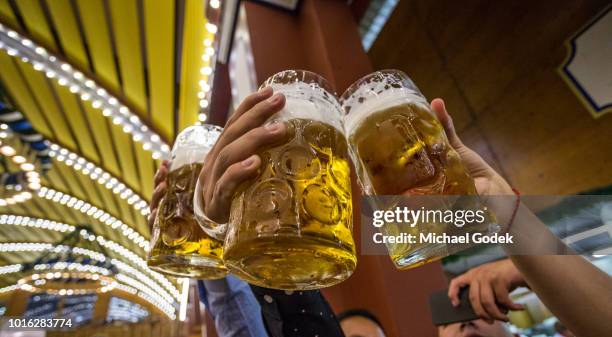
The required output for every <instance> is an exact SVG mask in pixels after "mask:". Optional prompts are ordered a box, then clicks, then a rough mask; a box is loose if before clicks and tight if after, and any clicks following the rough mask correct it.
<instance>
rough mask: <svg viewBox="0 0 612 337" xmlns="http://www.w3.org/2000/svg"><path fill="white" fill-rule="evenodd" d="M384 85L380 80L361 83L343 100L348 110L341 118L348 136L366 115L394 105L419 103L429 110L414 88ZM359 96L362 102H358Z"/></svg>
mask: <svg viewBox="0 0 612 337" xmlns="http://www.w3.org/2000/svg"><path fill="white" fill-rule="evenodd" d="M384 86H385V83H380V82H376V83H369V84H368V85H363V86H361V87H360V88H359V89H358V90H357V91H355V93H353V95H351V96H350V97H349V98H348V99H346V100H345V101H344V102H343V104H342V107H343V109H344V111H346V110H347V108H348V110H349V112H348V113H346V114H345V115H344V118H343V121H344V130H345V132H346V135H347V136H349V137H350V136H351V135H352V134H353V132H355V130H356V129H357V128H358V127H359V126H360V125H361V123H363V122H364V120H365V119H366V118H367V117H369V116H371V115H373V114H375V113H377V112H379V111H382V110H385V109H388V108H391V107H394V106H398V105H402V104H408V103H411V104H417V105H421V106H422V107H423V108H424V109H426V110H428V111H430V112H431V109H430V107H429V104H428V103H427V100H426V99H425V98H424V97H423V96H422V95H421V94H420V93H418V92H416V91H415V90H412V89H408V88H388V89H385V88H384ZM360 98H361V99H362V102H359V99H360Z"/></svg>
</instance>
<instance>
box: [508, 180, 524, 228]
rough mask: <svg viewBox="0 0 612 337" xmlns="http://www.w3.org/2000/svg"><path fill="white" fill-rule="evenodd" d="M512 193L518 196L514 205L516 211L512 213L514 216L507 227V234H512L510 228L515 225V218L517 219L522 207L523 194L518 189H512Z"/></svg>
mask: <svg viewBox="0 0 612 337" xmlns="http://www.w3.org/2000/svg"><path fill="white" fill-rule="evenodd" d="M512 192H514V194H516V203H515V204H514V210H513V211H512V216H511V217H510V221H508V226H506V233H509V232H510V227H511V226H512V224H513V223H514V218H515V217H516V213H517V212H518V209H519V206H520V205H521V192H519V190H517V189H516V188H514V187H513V188H512Z"/></svg>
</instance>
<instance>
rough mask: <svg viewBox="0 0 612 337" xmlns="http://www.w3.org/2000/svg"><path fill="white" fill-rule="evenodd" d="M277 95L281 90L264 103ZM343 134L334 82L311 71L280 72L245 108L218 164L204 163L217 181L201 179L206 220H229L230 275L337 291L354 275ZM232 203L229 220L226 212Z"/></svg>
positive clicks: (219, 150) (226, 136)
mask: <svg viewBox="0 0 612 337" xmlns="http://www.w3.org/2000/svg"><path fill="white" fill-rule="evenodd" d="M272 89H273V90H274V91H275V92H276V94H275V95H274V96H272V97H271V98H269V99H267V100H265V99H266V98H268V97H269V95H271V92H272ZM281 97H282V99H280V98H281ZM275 98H276V99H275ZM262 124H265V126H261V125H262ZM342 130H343V128H342V124H341V111H340V106H339V104H338V102H337V100H336V98H335V96H334V95H333V94H331V90H330V89H329V85H328V83H327V82H326V81H325V80H324V79H323V78H322V77H320V76H318V75H316V74H314V73H310V72H306V71H293V70H289V71H284V72H281V73H278V74H275V75H274V76H272V77H270V78H269V79H268V80H267V81H266V82H265V83H264V84H263V85H262V89H261V90H260V91H259V92H258V93H256V94H254V95H252V96H250V97H249V98H247V99H246V100H245V102H243V104H242V105H241V106H240V107H239V108H238V110H237V111H236V113H235V115H234V117H233V118H232V120H230V122H229V123H228V125H227V126H226V129H225V131H224V133H223V135H222V136H221V139H220V140H219V142H218V143H217V145H216V146H215V149H214V150H213V151H212V152H211V158H212V157H215V159H214V161H215V163H214V164H213V163H212V160H211V162H210V165H211V166H210V167H208V165H205V170H207V169H209V170H211V172H212V174H211V176H209V177H208V179H207V178H206V177H201V181H200V182H201V183H202V185H203V186H202V199H203V200H202V205H200V206H203V207H202V209H203V213H205V216H204V215H203V217H207V218H210V219H212V220H213V221H216V222H218V223H223V222H225V221H228V222H229V223H228V225H227V233H226V238H225V252H224V261H225V263H226V265H227V266H228V268H229V269H230V271H231V272H232V273H234V274H235V275H237V276H239V277H241V278H242V279H244V280H246V281H247V282H249V283H252V284H255V285H260V286H263V287H268V288H277V289H287V290H294V289H316V288H322V287H326V286H331V285H333V284H336V283H339V282H341V281H343V280H344V279H346V278H348V277H349V276H350V275H351V274H352V272H353V270H354V269H355V266H356V256H355V245H354V242H353V238H352V204H351V191H350V168H349V163H348V149H347V143H346V139H345V137H344V134H343V132H342ZM253 153H257V154H256V155H252V154H253ZM247 158H248V159H247ZM240 161H242V162H240ZM203 172H204V171H203ZM230 198H231V211H230V214H229V217H227V216H223V212H224V211H227V209H228V202H229V201H230ZM196 210H197V208H196ZM209 223H210V221H205V222H201V224H203V225H205V226H206V225H207V224H209ZM209 226H210V225H209ZM211 227H214V225H213V226H211ZM221 228H223V226H221ZM211 230H213V231H214V232H215V233H218V232H219V227H217V228H211Z"/></svg>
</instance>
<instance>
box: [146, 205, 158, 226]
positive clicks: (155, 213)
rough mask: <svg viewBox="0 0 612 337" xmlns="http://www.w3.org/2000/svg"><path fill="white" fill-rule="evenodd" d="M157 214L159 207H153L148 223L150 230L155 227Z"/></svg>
mask: <svg viewBox="0 0 612 337" xmlns="http://www.w3.org/2000/svg"><path fill="white" fill-rule="evenodd" d="M156 216H157V208H155V209H153V210H152V211H151V212H150V213H149V217H148V218H147V224H148V225H149V230H151V229H153V223H154V222H155V217H156Z"/></svg>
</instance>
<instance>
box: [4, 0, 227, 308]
mask: <svg viewBox="0 0 612 337" xmlns="http://www.w3.org/2000/svg"><path fill="white" fill-rule="evenodd" d="M204 6H205V3H204V1H197V0H164V1H141V0H106V1H105V0H19V1H13V0H0V24H1V25H2V26H1V27H0V38H1V39H0V44H1V45H0V47H2V48H3V49H2V50H0V86H1V87H2V91H3V94H2V95H0V98H1V99H0V101H1V102H2V103H3V104H5V106H6V107H10V109H12V111H13V112H17V113H19V114H20V115H21V116H22V117H23V119H24V120H25V121H26V123H29V124H28V125H29V126H30V128H31V129H32V130H33V131H32V132H35V133H36V134H37V135H38V136H39V137H40V138H41V139H43V138H44V140H45V142H44V144H45V145H46V146H47V147H48V148H47V149H46V151H45V152H44V154H45V155H47V159H46V160H47V163H46V166H45V170H44V171H43V170H42V164H41V163H40V160H39V159H37V158H38V157H37V155H32V153H33V152H32V150H31V148H30V147H28V145H27V142H24V141H23V140H21V139H19V135H18V134H17V133H16V131H15V130H12V129H11V127H10V126H12V124H10V123H5V122H2V123H3V128H7V130H0V132H4V131H6V132H7V133H8V134H9V135H8V136H7V140H5V139H0V141H4V142H5V143H7V144H8V138H10V137H12V138H13V139H12V140H11V142H12V143H14V144H17V145H14V146H13V147H12V148H14V149H15V151H16V152H23V153H16V154H14V155H13V156H7V155H5V154H2V157H1V158H2V160H1V163H3V164H2V165H0V174H2V173H11V172H13V171H14V172H19V171H20V168H19V166H18V165H17V164H16V163H15V160H14V157H15V156H23V157H27V158H33V160H37V163H38V164H37V165H35V167H36V170H37V171H38V172H39V173H40V179H39V181H38V182H39V186H38V188H37V189H34V190H31V194H32V197H31V198H29V199H28V200H25V201H23V202H19V203H11V204H6V203H5V204H6V205H4V206H3V205H2V203H1V202H0V270H2V267H3V266H9V265H13V264H19V263H26V262H31V261H32V260H33V259H34V257H35V256H37V255H36V254H34V253H33V252H32V251H31V250H27V249H25V248H24V247H26V246H23V247H22V248H24V249H21V250H20V249H13V250H6V249H5V250H2V247H3V246H2V245H3V244H5V243H47V244H55V243H57V242H58V240H60V239H61V238H62V237H63V236H64V235H65V233H64V232H62V231H57V230H53V229H50V227H49V226H47V227H45V226H43V225H42V224H43V223H45V221H46V223H61V224H65V225H66V226H78V225H80V224H87V225H89V227H90V228H91V230H92V232H93V233H94V235H95V236H99V237H100V238H101V239H100V240H106V241H104V242H107V241H108V242H113V243H114V244H115V245H116V246H117V247H122V249H124V250H125V251H123V250H122V249H119V248H118V249H115V250H113V249H109V250H108V254H109V255H110V256H108V257H109V258H111V259H116V260H117V261H119V263H125V264H128V265H129V266H131V267H133V268H135V269H136V270H137V271H138V272H140V273H142V274H144V275H146V276H147V277H148V279H149V280H150V282H151V283H150V284H147V283H146V282H144V283H145V284H146V285H147V286H148V287H156V286H159V287H162V288H163V289H165V290H167V291H168V292H169V293H171V294H172V296H173V297H175V295H176V296H178V295H177V294H178V293H177V292H176V288H177V287H178V283H177V282H176V281H175V280H174V279H172V278H166V277H163V276H161V275H160V274H157V273H153V272H151V271H150V270H148V268H146V265H144V264H143V261H144V260H145V259H146V249H147V247H148V241H149V229H148V226H147V222H146V215H147V211H148V205H147V203H148V201H149V200H150V198H151V195H152V192H153V176H154V173H155V170H156V169H157V167H159V165H160V160H161V159H162V158H163V157H167V156H168V155H169V150H170V147H169V146H170V145H171V144H172V141H173V139H174V137H175V135H176V134H178V132H179V131H180V130H181V129H183V128H185V127H187V126H189V125H193V124H194V123H196V122H198V118H200V120H204V118H205V117H206V116H202V115H200V117H199V115H198V113H199V112H200V111H201V110H202V109H203V108H206V106H207V105H208V101H207V100H206V99H205V97H206V96H207V92H208V91H209V90H210V86H209V84H208V77H209V75H210V74H211V72H212V71H211V68H210V67H211V56H212V51H211V50H212V49H211V46H212V45H213V44H212V40H213V39H214V33H215V31H216V27H213V28H214V29H212V28H211V27H210V26H211V25H210V24H209V23H207V21H206V18H205V15H204V13H205V7H204ZM15 43H16V44H17V45H15ZM19 43H20V44H21V45H19ZM17 46H18V47H19V48H17ZM194 69H195V71H194ZM203 88H204V89H203ZM7 126H9V127H7ZM0 135H1V134H0ZM5 136H6V134H5ZM5 145H6V144H5ZM28 156H29V157H28ZM49 158H50V159H49ZM25 187H27V185H25V186H24V188H25ZM0 193H2V194H3V195H0V199H2V198H5V197H9V196H10V194H11V193H13V194H14V193H16V191H14V190H12V191H11V190H8V189H4V188H2V187H0ZM4 194H6V195H4ZM3 216H4V218H2V217H3ZM32 221H33V223H37V222H36V221H38V223H39V224H41V225H40V226H35V225H32V226H28V225H27V224H28V223H30V222H32ZM126 251H129V252H131V253H133V254H132V255H130V254H125V252H126ZM0 274H2V273H1V272H0ZM8 275H9V274H6V275H0V293H1V292H2V290H1V289H2V288H5V287H9V286H11V285H14V284H15V282H16V279H17V278H18V277H16V276H15V275H13V276H10V277H9V276H8ZM132 277H133V275H132ZM173 301H174V302H176V298H174V299H173ZM173 304H176V303H173Z"/></svg>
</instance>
